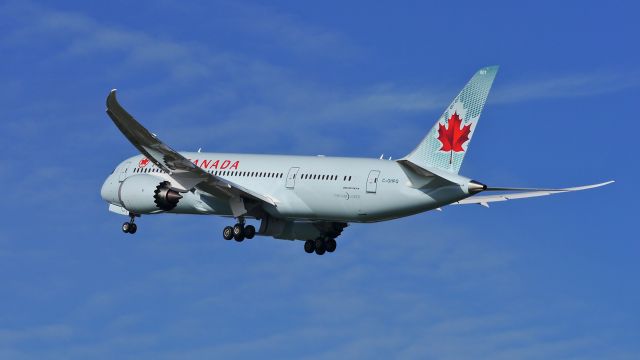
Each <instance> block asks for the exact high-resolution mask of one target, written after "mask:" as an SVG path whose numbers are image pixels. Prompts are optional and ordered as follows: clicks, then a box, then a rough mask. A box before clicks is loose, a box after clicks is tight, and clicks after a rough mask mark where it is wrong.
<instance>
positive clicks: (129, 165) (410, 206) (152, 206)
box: [101, 66, 612, 255]
mask: <svg viewBox="0 0 640 360" xmlns="http://www.w3.org/2000/svg"><path fill="white" fill-rule="evenodd" d="M497 71H498V67H497V66H489V67H485V68H482V69H480V70H478V71H477V72H476V73H475V74H474V75H473V77H472V78H471V80H469V82H468V83H467V85H465V87H464V88H463V89H462V90H461V91H460V93H459V94H458V96H456V97H455V98H454V99H453V101H452V102H451V104H449V106H447V107H446V108H445V111H444V112H443V114H442V115H441V116H440V118H439V119H438V120H437V121H436V123H435V124H434V125H433V126H432V127H431V129H430V130H429V132H428V133H427V134H426V135H425V136H424V138H423V139H422V141H420V143H418V145H417V146H416V147H415V148H414V149H413V151H411V152H410V153H409V154H407V155H406V156H404V157H402V158H401V159H399V160H396V161H391V160H383V159H365V158H347V157H325V156H287V155H257V154H256V155H253V154H223V153H202V152H182V153H181V152H177V151H175V150H173V149H172V148H171V147H170V146H169V145H167V144H166V143H164V142H162V141H161V140H160V139H159V138H158V137H157V135H156V134H154V133H152V132H150V131H149V130H148V129H147V128H145V127H144V126H143V125H142V124H140V123H139V122H138V121H137V120H136V119H135V118H134V117H133V116H132V115H131V114H129V113H128V112H127V111H126V110H125V109H124V108H123V107H122V105H120V103H119V102H118V101H117V98H116V90H112V91H111V92H110V93H109V95H108V96H107V101H106V105H107V114H108V115H109V117H110V118H111V120H112V121H113V122H114V124H115V125H116V127H117V128H118V129H119V130H120V132H121V133H122V134H123V135H124V136H125V137H126V138H127V139H128V140H129V141H130V142H131V144H132V145H133V146H134V147H135V148H136V149H137V150H138V151H139V152H140V154H141V155H138V156H134V157H131V158H128V159H126V160H124V161H123V162H121V163H120V164H119V165H118V166H117V168H116V169H115V170H114V172H113V173H112V174H111V175H109V177H108V178H107V180H106V181H105V183H104V185H103V186H102V189H101V196H102V198H103V199H104V200H106V201H107V202H108V203H109V204H110V205H109V210H110V211H112V212H115V213H118V214H121V215H125V216H128V217H129V221H128V222H125V223H123V224H122V231H123V232H124V233H128V234H134V233H136V231H137V228H138V227H137V224H136V223H135V219H136V217H139V216H140V215H143V214H157V213H175V214H212V215H220V216H226V217H233V218H235V219H236V221H237V223H236V224H235V225H233V226H226V227H225V228H224V229H223V231H222V235H223V238H224V239H225V240H231V239H234V240H236V241H237V242H241V241H243V240H244V239H251V238H253V237H254V235H262V236H270V237H273V238H276V239H287V240H303V241H304V242H305V243H304V251H305V252H307V253H312V252H315V253H316V254H318V255H322V254H324V253H325V252H329V253H331V252H333V251H334V250H335V249H336V246H337V243H336V240H335V239H336V238H337V237H338V236H340V234H341V233H342V231H343V229H344V228H346V227H347V226H348V224H349V223H353V222H359V223H367V222H377V221H385V220H391V219H397V218H400V217H404V216H409V215H413V214H417V213H421V212H424V211H428V210H433V209H437V208H440V207H443V206H446V205H449V204H454V203H455V204H480V205H483V206H486V207H488V206H489V205H488V204H489V203H490V202H499V201H506V200H512V199H524V198H530V197H539V196H547V195H552V194H559V193H565V192H571V191H579V190H586V189H592V188H595V187H599V186H603V185H607V184H609V183H611V182H612V181H609V182H604V183H600V184H594V185H587V186H580V187H573V188H562V189H548V188H547V189H541V188H533V189H531V188H529V189H527V188H512V187H488V186H486V185H484V184H481V183H479V182H476V181H473V180H471V179H469V178H467V177H464V176H461V175H459V171H460V167H461V166H462V161H463V159H464V156H465V154H466V153H467V150H468V147H469V142H470V141H471V138H472V137H473V134H474V133H475V129H476V128H477V126H478V121H479V120H480V113H481V112H482V109H483V107H484V103H485V102H486V99H487V96H488V94H489V90H490V88H491V85H492V84H493V80H494V78H495V75H496V73H497ZM483 191H506V192H508V193H504V194H495V195H482V196H478V195H477V194H478V193H480V192H483ZM472 195H474V196H473V197H471V196H472ZM246 219H257V220H260V226H259V229H256V227H255V226H254V225H251V224H245V220H246Z"/></svg>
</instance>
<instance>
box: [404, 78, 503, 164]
mask: <svg viewBox="0 0 640 360" xmlns="http://www.w3.org/2000/svg"><path fill="white" fill-rule="evenodd" d="M497 72H498V67H497V66H489V67H485V68H482V69H480V70H478V72H477V73H476V74H475V75H473V77H472V78H471V80H469V82H468V83H467V85H466V86H465V87H464V88H463V89H462V91H460V94H458V96H456V98H455V99H453V101H452V102H451V104H450V105H449V106H448V107H447V108H446V109H445V111H444V113H443V114H442V116H440V118H439V119H438V122H436V124H435V125H434V126H433V128H431V131H429V133H428V134H427V136H425V138H424V139H423V140H422V141H421V142H420V144H418V147H416V148H415V149H414V150H413V151H412V152H411V153H410V154H409V155H407V156H406V157H405V158H404V160H408V161H410V162H412V163H414V164H416V165H418V166H422V167H431V168H438V169H442V170H446V171H449V172H452V173H454V174H457V173H458V172H459V171H460V166H461V165H462V160H463V159H464V155H465V154H466V152H467V150H468V149H469V143H470V142H471V138H472V137H473V134H474V133H475V130H476V128H477V126H478V120H479V119H480V113H481V112H482V108H483V107H484V103H485V102H486V101H487V96H488V95H489V90H490V89H491V84H493V79H494V78H495V77H496V73H497Z"/></svg>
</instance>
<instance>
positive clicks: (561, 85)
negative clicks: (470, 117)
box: [490, 71, 640, 103]
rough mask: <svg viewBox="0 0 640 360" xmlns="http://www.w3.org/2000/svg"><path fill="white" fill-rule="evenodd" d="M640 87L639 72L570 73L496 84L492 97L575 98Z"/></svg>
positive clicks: (504, 100)
mask: <svg viewBox="0 0 640 360" xmlns="http://www.w3.org/2000/svg"><path fill="white" fill-rule="evenodd" d="M638 86H640V73H638V72H637V71H631V72H630V73H613V72H605V71H596V72H594V73H583V74H569V75H558V76H555V77H554V76H551V77H546V78H543V79H531V80H520V82H512V83H507V84H505V85H503V86H496V87H495V91H494V93H493V94H492V95H491V97H490V102H492V103H514V102H520V101H529V100H536V99H553V98H560V99H562V98H573V97H583V96H593V95H599V94H607V93H613V92H618V91H622V90H625V89H628V88H634V87H638Z"/></svg>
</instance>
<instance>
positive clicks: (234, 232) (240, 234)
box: [222, 219, 256, 242]
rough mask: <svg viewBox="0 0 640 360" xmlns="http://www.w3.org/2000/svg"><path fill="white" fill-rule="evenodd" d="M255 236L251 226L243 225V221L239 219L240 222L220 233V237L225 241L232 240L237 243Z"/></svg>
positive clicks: (253, 228) (254, 230)
mask: <svg viewBox="0 0 640 360" xmlns="http://www.w3.org/2000/svg"><path fill="white" fill-rule="evenodd" d="M255 235H256V228H255V227H254V226H253V225H246V226H245V225H244V219H240V222H239V223H237V224H235V225H234V226H226V227H225V228H224V230H223V231H222V237H224V239H225V240H231V239H234V240H235V241H237V242H242V241H243V240H244V239H253V237H254V236H255Z"/></svg>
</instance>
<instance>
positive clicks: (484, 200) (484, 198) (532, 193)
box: [452, 180, 615, 206]
mask: <svg viewBox="0 0 640 360" xmlns="http://www.w3.org/2000/svg"><path fill="white" fill-rule="evenodd" d="M614 182H615V181H613V180H610V181H605V182H602V183H599V184H593V185H585V186H576V187H570V188H564V189H530V188H526V189H524V188H491V187H490V188H488V189H490V190H505V191H507V190H510V191H523V190H526V191H524V192H516V193H508V194H496V195H478V196H472V197H470V198H466V199H463V200H460V201H457V202H455V203H453V204H452V205H465V204H481V205H484V206H487V204H488V203H490V202H496V201H507V200H515V199H524V198H531V197H538V196H547V195H554V194H561V193H567V192H572V191H581V190H588V189H594V188H598V187H601V186H605V185H609V184H611V183H614Z"/></svg>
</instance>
